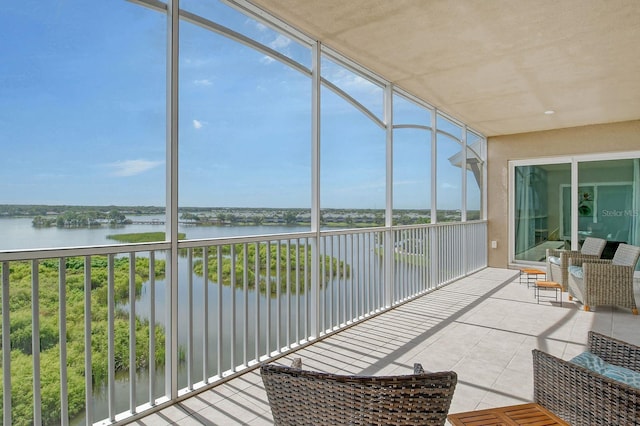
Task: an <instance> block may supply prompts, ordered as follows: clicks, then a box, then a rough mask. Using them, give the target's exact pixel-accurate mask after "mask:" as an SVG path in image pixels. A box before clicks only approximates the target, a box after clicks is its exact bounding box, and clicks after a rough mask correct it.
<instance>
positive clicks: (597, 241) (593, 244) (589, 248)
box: [580, 237, 607, 257]
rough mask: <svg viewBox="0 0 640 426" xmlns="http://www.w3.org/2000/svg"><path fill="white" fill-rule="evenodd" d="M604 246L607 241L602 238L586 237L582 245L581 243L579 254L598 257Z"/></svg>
mask: <svg viewBox="0 0 640 426" xmlns="http://www.w3.org/2000/svg"><path fill="white" fill-rule="evenodd" d="M606 245H607V241H606V240H603V239H602V238H593V237H587V238H585V240H584V243H582V247H581V248H580V253H582V254H589V255H594V256H598V257H600V255H601V254H602V251H603V250H604V247H605V246H606Z"/></svg>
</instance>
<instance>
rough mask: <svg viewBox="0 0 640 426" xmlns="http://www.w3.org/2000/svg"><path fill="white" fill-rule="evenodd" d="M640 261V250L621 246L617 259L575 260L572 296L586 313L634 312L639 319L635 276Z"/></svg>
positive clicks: (617, 252) (573, 261)
mask: <svg viewBox="0 0 640 426" xmlns="http://www.w3.org/2000/svg"><path fill="white" fill-rule="evenodd" d="M638 257H640V247H636V246H631V245H628V244H620V245H619V246H618V248H617V249H616V253H615V254H614V256H613V259H611V260H608V259H591V260H588V261H584V262H583V261H581V260H580V259H571V261H570V265H569V268H568V271H569V296H570V297H571V298H576V299H578V300H580V301H581V302H582V303H583V304H584V310H585V311H588V310H590V309H591V307H594V306H599V305H613V306H619V307H622V308H628V309H631V311H632V312H633V314H634V315H638V307H637V306H636V299H635V296H634V294H633V273H634V271H635V267H636V263H637V262H638Z"/></svg>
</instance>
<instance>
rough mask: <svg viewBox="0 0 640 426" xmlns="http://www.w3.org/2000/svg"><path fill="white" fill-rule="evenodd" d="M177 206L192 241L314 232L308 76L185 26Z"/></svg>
mask: <svg viewBox="0 0 640 426" xmlns="http://www.w3.org/2000/svg"><path fill="white" fill-rule="evenodd" d="M180 71H181V72H180V123H181V125H180V155H179V161H180V167H179V169H180V171H179V173H180V179H179V185H180V188H179V199H180V202H179V205H180V218H181V220H182V221H183V222H189V223H192V224H193V223H195V224H201V225H243V226H232V227H229V226H196V227H193V226H189V227H188V229H187V228H185V233H186V238H188V239H193V238H208V237H217V236H228V235H230V234H231V235H248V234H270V233H282V232H293V231H297V230H305V231H306V230H309V228H310V205H311V141H310V134H311V84H310V78H309V76H307V75H304V74H302V73H300V72H298V71H296V70H294V69H292V68H291V67H288V66H286V65H284V64H282V63H280V62H278V61H275V62H273V61H264V55H262V54H261V53H260V52H258V51H256V50H254V49H251V48H249V47H247V46H245V45H243V44H240V43H237V42H235V41H233V40H231V39H229V38H227V37H224V36H222V35H219V34H217V33H214V32H211V31H208V30H205V29H203V28H201V27H198V26H195V25H192V24H190V23H186V22H183V23H182V25H181V50H180Z"/></svg>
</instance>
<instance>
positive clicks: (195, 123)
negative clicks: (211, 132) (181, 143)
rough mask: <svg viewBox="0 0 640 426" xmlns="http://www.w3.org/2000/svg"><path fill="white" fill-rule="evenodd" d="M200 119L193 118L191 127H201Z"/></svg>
mask: <svg viewBox="0 0 640 426" xmlns="http://www.w3.org/2000/svg"><path fill="white" fill-rule="evenodd" d="M202 125H203V123H202V121H199V120H193V128H194V129H202Z"/></svg>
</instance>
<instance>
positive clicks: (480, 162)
mask: <svg viewBox="0 0 640 426" xmlns="http://www.w3.org/2000/svg"><path fill="white" fill-rule="evenodd" d="M484 143H485V140H484V138H482V137H480V136H478V135H476V134H475V133H472V132H467V177H466V179H467V220H479V219H482V209H483V206H482V187H483V186H482V182H483V180H484V174H483V173H484V172H483V171H484V158H483V155H484V154H483V153H484Z"/></svg>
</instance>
